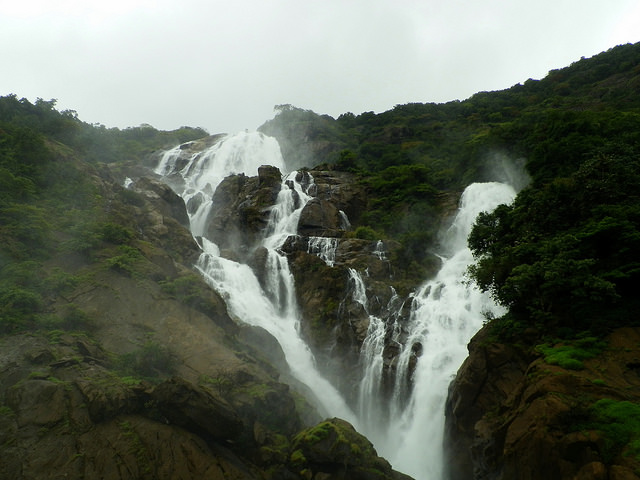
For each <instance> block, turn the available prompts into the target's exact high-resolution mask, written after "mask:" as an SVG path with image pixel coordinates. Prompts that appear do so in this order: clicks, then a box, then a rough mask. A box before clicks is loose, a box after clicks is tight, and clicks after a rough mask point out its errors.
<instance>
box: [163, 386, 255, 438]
mask: <svg viewBox="0 0 640 480" xmlns="http://www.w3.org/2000/svg"><path fill="white" fill-rule="evenodd" d="M151 398H152V399H153V400H154V401H155V402H156V404H157V406H158V408H159V410H160V411H161V412H162V414H163V415H164V416H165V417H166V418H167V419H168V420H169V421H170V422H171V423H174V424H176V425H179V426H181V427H183V428H185V429H187V430H189V431H192V432H197V433H200V434H203V435H205V436H206V437H211V438H214V439H219V440H233V439H236V438H238V437H240V436H241V435H242V434H243V433H244V432H243V430H244V428H245V426H244V425H243V424H242V420H241V419H240V417H238V415H237V414H236V412H235V411H234V410H233V409H231V408H230V407H229V406H227V405H225V404H224V403H222V402H221V401H220V400H218V399H216V398H215V397H213V396H212V395H211V394H209V393H208V392H206V391H205V390H203V389H201V388H199V387H197V386H195V385H193V384H190V383H188V382H186V381H185V380H183V379H180V378H173V379H171V380H168V381H166V382H163V383H161V384H160V385H158V386H157V387H156V388H155V389H154V391H153V393H152V396H151Z"/></svg>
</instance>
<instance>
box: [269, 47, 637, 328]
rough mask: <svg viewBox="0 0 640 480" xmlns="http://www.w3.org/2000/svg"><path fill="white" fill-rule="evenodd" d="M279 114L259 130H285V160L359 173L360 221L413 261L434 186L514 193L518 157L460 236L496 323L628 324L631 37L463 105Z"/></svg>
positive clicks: (632, 201)
mask: <svg viewBox="0 0 640 480" xmlns="http://www.w3.org/2000/svg"><path fill="white" fill-rule="evenodd" d="M278 112H279V113H278V114H277V116H276V117H275V119H274V120H271V121H270V122H267V123H266V124H265V125H264V126H263V127H262V130H263V131H264V132H266V133H269V134H273V135H275V136H277V137H283V139H282V141H281V143H282V144H283V152H284V154H285V156H286V155H287V154H289V155H292V156H293V155H294V153H293V152H294V151H298V150H300V151H302V152H309V153H308V157H307V161H309V162H312V163H313V162H316V163H319V161H320V160H322V161H328V162H330V163H333V168H336V169H346V170H349V171H353V172H357V173H358V174H359V175H360V176H361V178H362V182H363V183H365V184H366V185H367V187H368V189H369V191H370V192H371V193H372V195H371V200H370V201H369V204H368V206H367V208H366V211H365V212H364V214H363V216H362V218H361V224H362V225H363V226H367V227H370V228H371V229H373V230H375V231H377V232H379V235H385V234H386V235H389V236H392V237H395V238H397V239H399V240H401V241H403V244H404V245H405V248H407V249H408V250H410V251H416V254H415V255H414V256H413V258H415V257H419V256H420V253H418V252H419V251H421V249H422V251H424V248H423V247H424V245H429V244H432V243H433V242H434V241H435V240H436V239H435V238H434V234H435V232H434V231H433V230H430V225H429V222H425V219H432V218H433V217H434V216H437V214H438V212H439V208H441V207H442V204H441V203H439V200H441V199H442V198H443V195H445V194H446V193H449V192H451V191H459V190H461V189H462V188H463V187H464V186H465V185H467V184H469V183H470V182H472V181H486V180H499V181H511V182H512V183H515V184H516V185H515V186H516V187H517V188H521V187H522V186H523V185H524V183H525V182H526V180H525V179H524V177H523V176H522V175H521V174H520V172H518V169H519V168H520V167H521V166H522V165H523V164H524V165H525V167H526V172H527V173H528V175H529V176H530V179H531V185H530V186H529V187H528V188H526V189H525V190H524V191H523V192H522V194H521V195H520V196H519V198H518V200H517V202H516V203H515V204H514V205H513V206H510V207H504V208H501V209H499V210H498V211H497V212H495V213H494V214H491V215H485V216H483V217H482V218H481V219H480V220H479V224H478V226H477V227H476V229H475V230H474V232H473V235H472V238H471V246H472V248H473V251H474V253H475V254H476V255H477V256H478V257H479V258H480V263H479V265H478V266H477V267H475V268H474V269H473V272H472V273H473V275H474V278H475V279H476V280H477V281H478V282H479V284H480V285H481V286H482V288H484V289H487V290H490V291H491V292H492V293H493V294H494V296H495V297H496V298H497V299H498V300H499V301H500V302H501V303H503V304H504V305H505V306H507V307H509V310H510V313H509V314H508V315H507V316H506V317H505V318H504V319H503V320H501V321H500V322H495V323H496V327H498V329H500V330H501V331H502V332H504V333H505V334H508V332H509V331H514V332H515V331H521V330H522V329H524V328H527V327H535V328H538V329H539V330H540V331H541V332H543V331H544V332H546V333H549V331H550V330H549V329H552V330H553V331H554V332H555V333H558V334H563V335H574V334H576V333H578V332H582V331H590V330H594V331H595V330H598V331H600V332H602V331H603V329H604V330H606V328H607V327H614V326H617V325H621V324H629V322H633V323H634V324H635V323H636V322H637V321H638V319H637V318H636V316H635V315H633V312H636V311H638V308H639V305H638V304H637V300H636V298H635V296H634V295H633V293H632V291H633V285H636V282H637V281H638V273H639V270H638V268H639V267H640V256H639V255H640V254H639V253H638V252H640V249H639V248H638V247H639V246H640V245H639V244H638V241H639V240H640V237H639V236H638V235H640V231H639V225H640V223H639V220H640V217H639V216H638V215H639V214H640V210H639V209H638V208H639V207H638V205H639V203H638V192H640V183H639V181H640V177H639V175H640V164H639V163H638V162H639V158H640V156H639V153H640V150H639V148H640V45H638V44H636V45H622V46H619V47H616V48H613V49H611V50H609V51H607V52H603V53H601V54H599V55H596V56H594V57H592V58H589V59H581V60H579V61H577V62H575V63H573V64H572V65H571V66H569V67H566V68H563V69H559V70H553V71H551V72H549V74H548V75H547V76H546V77H545V78H544V79H542V80H531V79H529V80H527V81H525V82H524V83H523V84H518V85H515V86H513V87H512V88H510V89H508V90H503V91H498V92H481V93H477V94H475V95H473V96H472V97H471V98H469V99H468V100H465V101H456V102H450V103H446V104H408V105H398V106H396V107H395V108H394V109H393V110H390V111H388V112H384V113H381V114H378V115H376V114H374V113H372V112H368V113H363V114H361V115H357V116H356V115H353V114H351V113H347V114H343V115H341V116H340V117H338V119H335V120H334V119H332V118H331V117H328V116H318V115H316V114H314V113H313V112H310V111H304V110H301V109H298V108H295V107H292V106H290V105H282V106H279V107H278ZM314 152H317V154H316V155H315V156H314V155H313V153H314ZM292 161H293V160H292ZM440 213H441V212H440ZM431 225H433V224H431Z"/></svg>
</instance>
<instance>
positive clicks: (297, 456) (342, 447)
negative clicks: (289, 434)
mask: <svg viewBox="0 0 640 480" xmlns="http://www.w3.org/2000/svg"><path fill="white" fill-rule="evenodd" d="M289 468H290V469H291V470H292V471H294V472H299V473H300V475H301V476H303V478H318V479H320V478H322V479H336V480H337V479H345V480H347V479H349V480H385V479H389V480H390V479H397V480H402V479H404V480H409V479H410V477H408V476H406V475H403V474H401V473H399V472H396V471H394V470H393V469H392V468H391V465H390V464H389V462H387V461H386V460H385V459H384V458H382V457H379V456H378V454H377V452H376V450H375V448H374V447H373V445H372V444H371V442H370V441H369V440H367V439H366V438H365V437H364V436H362V435H360V434H359V433H358V432H357V431H356V430H355V429H354V428H353V426H352V425H351V424H350V423H348V422H346V421H345V420H341V419H339V418H332V419H329V420H325V421H324V422H321V423H319V424H318V425H315V426H314V427H311V428H308V429H306V430H303V431H302V432H300V433H299V434H298V435H296V436H295V437H294V439H293V441H292V443H291V455H290V458H289Z"/></svg>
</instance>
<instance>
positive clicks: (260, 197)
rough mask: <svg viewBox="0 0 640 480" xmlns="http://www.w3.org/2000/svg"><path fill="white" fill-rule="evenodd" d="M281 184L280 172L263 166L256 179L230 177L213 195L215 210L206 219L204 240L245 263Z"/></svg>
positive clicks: (263, 228)
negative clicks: (209, 240) (209, 241)
mask: <svg viewBox="0 0 640 480" xmlns="http://www.w3.org/2000/svg"><path fill="white" fill-rule="evenodd" d="M281 182H282V178H281V174H280V171H279V170H278V169H277V168H275V167H271V166H267V165H265V166H262V167H260V168H259V169H258V177H247V176H245V175H243V174H240V175H231V176H229V177H227V178H225V179H224V180H223V181H222V182H221V183H220V185H218V188H216V191H215V193H214V195H213V202H214V203H215V204H216V206H217V208H216V209H214V210H213V211H212V212H211V214H210V216H209V218H208V219H207V225H208V227H207V237H208V238H209V239H211V240H212V241H214V242H215V243H216V244H217V245H218V246H219V247H220V249H221V250H222V252H223V254H226V255H227V256H230V257H231V258H244V259H246V257H247V255H248V253H249V250H250V248H251V247H252V246H253V245H255V243H256V241H257V240H258V239H259V236H260V235H261V234H263V232H264V230H265V228H266V226H267V222H268V220H269V213H270V208H271V206H272V205H273V204H274V203H275V201H276V198H277V196H278V192H279V191H280V188H281Z"/></svg>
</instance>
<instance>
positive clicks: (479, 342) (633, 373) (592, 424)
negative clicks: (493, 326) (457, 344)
mask: <svg viewBox="0 0 640 480" xmlns="http://www.w3.org/2000/svg"><path fill="white" fill-rule="evenodd" d="M531 340H532V339H531V338H522V339H521V343H517V344H513V343H511V344H507V343H504V342H500V341H497V340H496V339H495V338H493V337H492V336H491V334H490V327H485V328H484V329H483V330H481V331H480V332H479V333H478V334H477V335H476V336H475V337H474V339H473V340H472V342H471V343H470V345H469V357H468V359H467V360H466V361H465V362H464V364H463V365H462V367H461V368H460V370H459V372H458V375H457V377H456V379H455V381H454V382H453V384H452V385H451V388H450V392H449V399H448V402H447V409H446V415H447V418H446V423H447V446H448V463H449V470H450V478H451V479H452V480H463V479H469V478H477V479H487V480H488V479H491V480H503V479H504V480H506V479H514V478H518V479H526V480H538V479H540V480H542V479H546V480H564V479H575V480H601V479H602V480H605V479H606V480H634V479H638V478H640V449H638V432H639V430H638V426H639V423H638V420H639V419H640V410H639V409H638V408H637V405H638V403H639V402H640V369H639V366H640V329H638V328H620V329H617V330H615V331H613V332H612V333H611V334H610V335H609V336H608V337H607V338H606V340H605V341H604V342H596V341H595V340H594V339H585V340H583V341H582V342H578V343H575V342H574V343H569V344H562V343H559V344H557V345H548V344H543V345H539V346H538V347H537V348H533V349H532V348H531V347H528V346H526V345H527V344H531V343H532V342H531Z"/></svg>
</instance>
